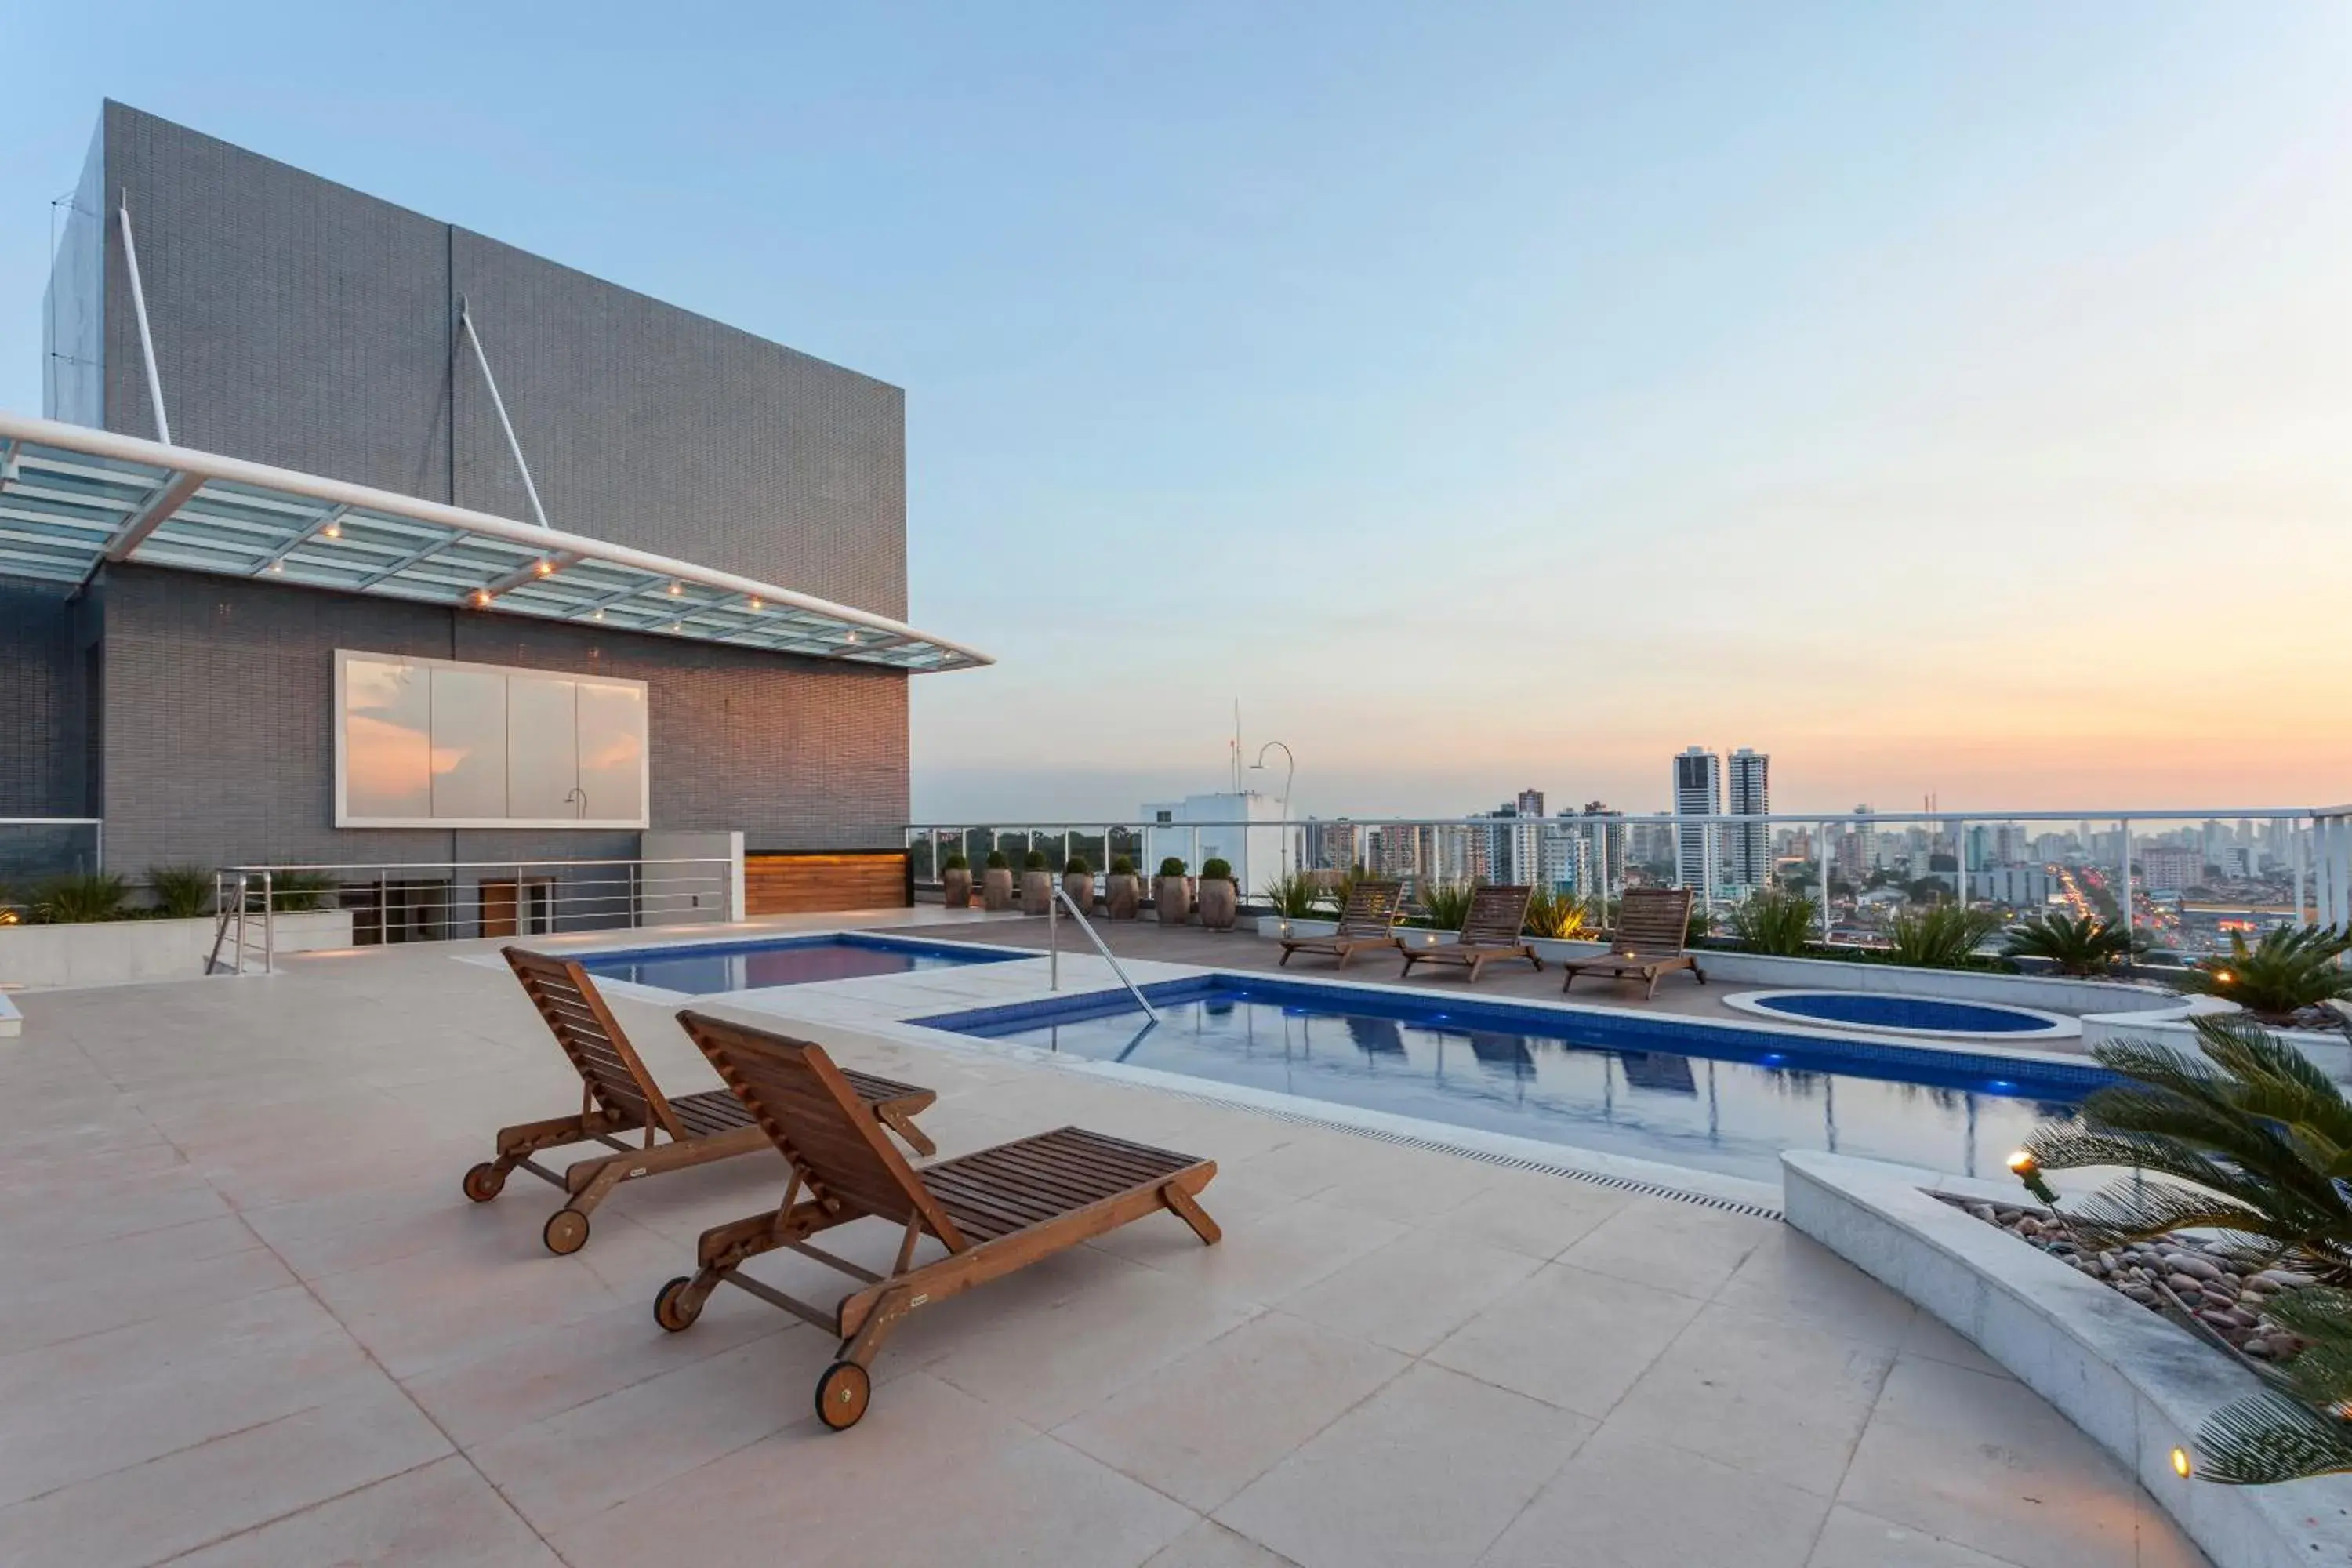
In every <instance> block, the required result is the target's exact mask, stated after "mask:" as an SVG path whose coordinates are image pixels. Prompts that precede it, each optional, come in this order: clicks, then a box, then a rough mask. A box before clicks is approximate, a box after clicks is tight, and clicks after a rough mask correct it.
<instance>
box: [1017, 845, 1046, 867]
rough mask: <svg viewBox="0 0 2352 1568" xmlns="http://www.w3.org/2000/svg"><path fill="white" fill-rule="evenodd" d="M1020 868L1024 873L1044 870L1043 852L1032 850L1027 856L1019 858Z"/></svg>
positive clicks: (1041, 850)
mask: <svg viewBox="0 0 2352 1568" xmlns="http://www.w3.org/2000/svg"><path fill="white" fill-rule="evenodd" d="M1021 868H1022V869H1023V870H1024V871H1043V870H1045V851H1044V850H1043V849H1032V850H1031V851H1029V853H1028V854H1026V855H1024V856H1023V857H1021Z"/></svg>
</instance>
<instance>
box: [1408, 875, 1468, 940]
mask: <svg viewBox="0 0 2352 1568" xmlns="http://www.w3.org/2000/svg"><path fill="white" fill-rule="evenodd" d="M1476 888H1477V884H1476V883H1475V882H1423V884H1422V885H1421V886H1420V887H1419V888H1416V889H1413V895H1412V901H1413V902H1414V903H1416V904H1419V905H1420V906H1421V912H1422V915H1423V918H1425V919H1426V920H1427V921H1429V923H1430V924H1431V925H1433V926H1435V927H1436V928H1437V929H1438V930H1439V931H1459V930H1461V929H1462V922H1463V921H1464V920H1465V919H1466V918H1467V917H1468V915H1469V913H1470V895H1471V894H1472V892H1474V891H1475V890H1476Z"/></svg>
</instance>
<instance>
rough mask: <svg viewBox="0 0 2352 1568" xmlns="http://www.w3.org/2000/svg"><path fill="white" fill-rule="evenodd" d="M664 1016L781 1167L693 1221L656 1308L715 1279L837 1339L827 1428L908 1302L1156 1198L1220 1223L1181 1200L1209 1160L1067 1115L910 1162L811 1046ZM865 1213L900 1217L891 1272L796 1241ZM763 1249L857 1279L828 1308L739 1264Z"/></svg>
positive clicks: (678, 1316) (911, 1305)
mask: <svg viewBox="0 0 2352 1568" xmlns="http://www.w3.org/2000/svg"><path fill="white" fill-rule="evenodd" d="M678 1022H679V1023H680V1024H681V1025H683V1026H685V1028H686V1032H687V1033H688V1035H689V1036H691V1037H693V1039H694V1043H695V1044H696V1045H698V1046H700V1047H702V1054H703V1055H705V1056H707V1057H709V1058H710V1065H711V1066H713V1067H715V1068H718V1069H719V1077H720V1078H722V1079H726V1080H727V1087H728V1088H729V1089H733V1090H734V1091H735V1094H736V1096H737V1097H738V1098H739V1099H740V1100H742V1102H743V1103H744V1105H745V1106H746V1107H748V1108H749V1109H750V1110H751V1114H752V1116H753V1117H754V1118H755V1119H756V1121H758V1124H759V1125H760V1127H761V1129H762V1130H763V1131H765V1133H766V1135H767V1136H768V1137H770V1138H772V1139H773V1140H774V1141H775V1145H776V1147H777V1148H778V1149H780V1150H782V1152H783V1155H784V1158H785V1159H787V1160H789V1161H791V1162H792V1167H793V1175H792V1182H791V1184H789V1185H788V1186H786V1187H785V1189H784V1196H783V1201H782V1203H780V1204H778V1205H776V1206H775V1208H773V1209H772V1210H767V1211H763V1212H761V1213H760V1214H756V1215H751V1217H750V1218H748V1219H740V1220H737V1221H735V1222H734V1223H733V1224H731V1225H722V1226H714V1227H713V1228H711V1229H709V1230H706V1231H704V1232H703V1233H702V1240H701V1243H700V1245H699V1246H698V1247H697V1249H696V1261H697V1262H698V1264H699V1265H700V1266H701V1267H700V1268H699V1270H698V1272H697V1273H695V1274H693V1275H691V1276H680V1277H679V1278H678V1279H673V1280H671V1281H670V1282H669V1283H668V1284H667V1285H665V1286H663V1287H662V1289H661V1294H660V1295H659V1296H657V1297H656V1298H655V1300H654V1319H655V1321H656V1322H658V1323H660V1324H661V1326H662V1327H663V1328H665V1329H668V1330H670V1331H673V1332H675V1331H678V1330H682V1329H685V1328H687V1327H688V1326H690V1325H691V1324H692V1323H693V1322H694V1321H695V1319H696V1318H697V1317H698V1316H700V1315H701V1312H702V1307H703V1303H704V1302H706V1301H708V1300H709V1299H710V1293H711V1292H712V1291H713V1290H715V1289H718V1288H719V1284H720V1283H721V1282H722V1281H723V1282H725V1283H728V1284H731V1285H735V1286H738V1287H740V1289H745V1290H748V1291H750V1292H751V1294H752V1295H754V1296H757V1297H759V1298H760V1299H761V1300H763V1301H766V1302H768V1303H769V1304H771V1305H772V1306H775V1307H779V1308H782V1310H785V1311H788V1312H791V1313H793V1315H794V1316H796V1317H799V1318H802V1319H804V1320H806V1321H809V1322H811V1323H814V1324H815V1325H816V1326H817V1327H818V1328H820V1329H822V1330H824V1331H825V1332H826V1333H828V1334H832V1335H834V1336H835V1337H836V1338H838V1339H839V1340H840V1341H841V1345H840V1349H839V1351H838V1352H837V1353H836V1355H835V1359H834V1362H833V1364H832V1365H830V1366H828V1367H826V1368H825V1370H824V1374H823V1375H822V1376H820V1377H819V1378H818V1379H817V1384H816V1413H817V1418H818V1419H819V1420H821V1421H823V1422H824V1424H825V1425H826V1426H829V1427H831V1428H832V1429H833V1430H835V1431H836V1432H838V1431H841V1430H842V1429H844V1428H845V1427H849V1426H856V1424H857V1420H858V1418H859V1417H860V1416H862V1415H865V1414H866V1404H867V1401H868V1400H869V1399H870V1398H871V1396H872V1394H873V1381H872V1379H871V1377H870V1376H869V1374H868V1369H870V1368H871V1367H872V1365H873V1364H874V1357H875V1355H876V1354H877V1352H879V1351H880V1350H881V1348H882V1342H883V1341H884V1340H885V1339H887V1337H888V1336H889V1334H890V1331H892V1330H893V1329H894V1328H896V1327H897V1326H898V1322H899V1321H900V1320H901V1319H903V1318H905V1317H906V1316H907V1314H908V1313H909V1312H911V1311H913V1310H915V1309H916V1308H918V1307H922V1306H927V1305H929V1304H930V1303H932V1302H936V1301H943V1300H946V1299H947V1298H949V1297H950V1296H954V1295H958V1294H960V1293H961V1292H962V1291H965V1290H969V1289H971V1288H972V1287H973V1286H975V1285H984V1284H986V1283H987V1282H988V1281H990V1280H992V1279H998V1278H1000V1277H1001V1276H1003V1275H1006V1274H1010V1273H1012V1272H1013V1271H1014V1270H1015V1269H1018V1268H1026V1267H1027V1266H1028V1265H1030V1264H1032V1263H1035V1262H1037V1261H1038V1260H1040V1259H1041V1258H1049V1257H1051V1256H1052V1255H1054V1254H1055V1253H1057V1252H1061V1251H1064V1250H1066V1248H1069V1247H1076V1245H1078V1244H1079V1243H1080V1242H1082V1241H1087V1240H1089V1239H1091V1238H1092V1237H1097V1236H1101V1235H1103V1234H1104V1233H1105V1232H1107V1231H1112V1230H1117V1229H1118V1227H1119V1226H1123V1225H1126V1224H1128V1223H1129V1222H1130V1221H1132V1220H1138V1219H1141V1218H1142V1217H1143V1216H1144V1215H1148V1214H1152V1213H1155V1212H1156V1211H1158V1210H1160V1209H1167V1210H1169V1211H1171V1213H1173V1214H1175V1215H1177V1216H1178V1217H1179V1218H1181V1219H1182V1220H1183V1221H1184V1223H1185V1224H1187V1225H1189V1226H1192V1230H1193V1232H1194V1234H1196V1235H1197V1236H1199V1237H1200V1238H1201V1239H1202V1241H1203V1242H1207V1243H1211V1244H1213V1243H1214V1242H1215V1241H1216V1240H1217V1238H1218V1237H1219V1236H1220V1234H1222V1233H1221V1232H1219V1230H1218V1229H1217V1225H1216V1222H1215V1221H1214V1220H1213V1219H1211V1218H1210V1217H1209V1216H1208V1215H1206V1214H1205V1213H1203V1212H1202V1208H1201V1205H1199V1204H1198V1203H1196V1202H1195V1201H1194V1198H1193V1194H1196V1193H1198V1192H1199V1191H1200V1190H1201V1189H1202V1187H1205V1186H1207V1185H1208V1184H1209V1181H1210V1178H1212V1177H1213V1176H1214V1175H1215V1174H1216V1173H1217V1167H1216V1164H1215V1163H1214V1162H1213V1161H1209V1160H1196V1159H1194V1158H1192V1156H1191V1155H1190V1154H1177V1153H1171V1152H1169V1151H1168V1150H1165V1149H1153V1148H1150V1147H1147V1146H1146V1145H1144V1144H1141V1143H1129V1142H1127V1141H1126V1140H1124V1139H1121V1138H1110V1137H1106V1136H1104V1135H1103V1134H1102V1133H1099V1132H1088V1131H1083V1130H1082V1129H1079V1128H1076V1127H1065V1128H1062V1129H1061V1130H1059V1131H1054V1132H1044V1133H1040V1134H1038V1135H1037V1136H1036V1137H1034V1138H1022V1139H1017V1140H1015V1141H1014V1142H1010V1143H1000V1144H998V1145H997V1146H996V1147H995V1148H993V1149H983V1150H982V1151H980V1152H978V1153H974V1154H963V1155H960V1156H958V1157H956V1158H954V1159H951V1160H943V1161H941V1162H940V1163H938V1164H936V1165H927V1166H925V1167H924V1168H923V1169H922V1170H921V1171H920V1172H917V1171H916V1170H915V1169H914V1168H913V1167H912V1166H910V1165H908V1163H907V1162H906V1160H905V1159H904V1158H903V1157H902V1156H901V1155H900V1154H899V1152H898V1150H896V1149H895V1148H892V1147H891V1145H890V1141H889V1140H888V1139H887V1138H885V1137H883V1136H882V1134H881V1132H880V1131H879V1130H878V1129H877V1128H876V1126H875V1125H874V1119H873V1118H872V1117H871V1116H868V1115H866V1114H864V1108H863V1107H862V1106H861V1105H860V1104H859V1102H858V1098H857V1090H856V1087H855V1086H854V1085H853V1084H852V1083H851V1082H850V1080H849V1076H848V1075H847V1074H846V1073H845V1072H844V1071H843V1070H842V1069H841V1068H838V1067H835V1065H834V1063H833V1059H832V1058H830V1057H828V1056H826V1055H825V1053H824V1048H823V1047H819V1046H814V1045H811V1044H809V1043H807V1042H805V1041H802V1040H793V1039H787V1038H785V1037H782V1036H781V1035H772V1034H769V1033H768V1032H766V1031H765V1030H762V1029H754V1028H751V1027H749V1026H745V1025H742V1024H736V1023H731V1022H730V1021H728V1020H726V1019H723V1018H714V1017H711V1016H709V1015H707V1014H702V1013H695V1012H686V1013H681V1014H679V1015H678ZM864 1215H875V1216H877V1218H881V1219H886V1220H888V1221H890V1222H891V1223H892V1224H894V1225H899V1226H905V1227H906V1231H905V1235H904V1237H903V1238H902V1239H901V1240H900V1242H899V1245H898V1260H897V1261H896V1262H895V1263H893V1264H892V1265H891V1268H890V1272H889V1273H887V1274H877V1273H875V1272H874V1271H873V1270H872V1269H870V1268H861V1267H860V1266H858V1265H857V1264H855V1263H853V1262H851V1261H849V1260H848V1259H847V1258H837V1257H835V1256H834V1255H833V1254H831V1253H829V1252H824V1251H821V1250H819V1249H818V1248H816V1247H812V1246H810V1245H809V1242H808V1238H809V1237H811V1236H814V1235H815V1234H816V1233H817V1232H819V1231H822V1230H825V1229H828V1228H830V1227H832V1226H837V1225H843V1224H846V1223H847V1222H848V1221H850V1220H853V1219H857V1218H860V1217H862V1216H864ZM926 1235H928V1236H929V1237H933V1238H934V1239H935V1240H937V1241H938V1242H939V1243H940V1245H941V1246H942V1247H946V1248H947V1255H946V1256H945V1257H943V1258H937V1259H935V1260H934V1261H932V1262H929V1263H924V1264H917V1263H916V1262H915V1261H914V1258H915V1247H916V1243H917V1242H918V1241H919V1240H920V1239H921V1238H922V1237H925V1236H926ZM777 1247H789V1248H791V1249H792V1250H793V1251H794V1252H798V1253H800V1254H802V1255H803V1256H804V1257H807V1258H814V1259H815V1260H816V1261H818V1262H820V1263H823V1264H824V1265H825V1266H826V1267H828V1268H834V1269H837V1270H839V1271H840V1272H842V1273H844V1274H846V1275H847V1276H849V1278H850V1279H853V1280H856V1281H857V1282H858V1288H857V1289H853V1290H851V1291H850V1292H849V1294H847V1295H845V1296H844V1297H842V1298H841V1300H840V1301H839V1302H838V1303H837V1304H835V1306H834V1307H833V1308H832V1309H831V1310H826V1309H824V1308H821V1307H814V1306H811V1305H810V1304H808V1303H807V1302H804V1301H801V1300H796V1299H794V1298H793V1297H791V1296H787V1295H785V1294H784V1293H783V1292H782V1291H781V1290H778V1289H774V1288H773V1287H772V1286H769V1285H767V1284H764V1283H762V1282H761V1281H760V1280H757V1279H750V1278H748V1277H747V1276H745V1275H743V1274H741V1273H740V1272H738V1269H739V1268H740V1266H741V1265H742V1264H743V1263H744V1262H745V1261H747V1260H748V1259H750V1258H755V1257H758V1256H759V1255H760V1254H761V1253H763V1252H770V1251H772V1250H774V1249H775V1248H777Z"/></svg>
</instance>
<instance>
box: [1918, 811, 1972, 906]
mask: <svg viewBox="0 0 2352 1568" xmlns="http://www.w3.org/2000/svg"><path fill="white" fill-rule="evenodd" d="M1935 837H1936V830H1935V829H1934V828H1933V827H1930V828H1929V829H1928V830H1927V838H1928V841H1929V842H1930V843H1932V842H1934V840H1935ZM1952 866H1953V868H1954V869H1955V870H1957V871H1958V873H1959V875H1958V882H1959V898H1960V908H1962V909H1967V908H1968V907H1969V825H1968V823H1967V822H1966V821H1959V822H1955V823H1953V824H1952Z"/></svg>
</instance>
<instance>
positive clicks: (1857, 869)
mask: <svg viewBox="0 0 2352 1568" xmlns="http://www.w3.org/2000/svg"><path fill="white" fill-rule="evenodd" d="M1853 814H1854V817H1855V820H1854V821H1853V823H1851V824H1849V825H1848V826H1847V827H1846V828H1845V830H1844V831H1843V832H1842V833H1840V834H1839V835H1838V840H1837V855H1836V874H1837V876H1838V877H1839V878H1840V879H1843V881H1845V882H1847V883H1848V884H1850V885H1852V886H1853V887H1856V888H1859V887H1861V886H1862V884H1863V883H1864V881H1866V880H1867V879H1869V877H1870V873H1871V872H1872V871H1874V870H1875V869H1876V868H1877V865H1878V835H1877V832H1876V830H1875V828H1874V826H1872V824H1871V820H1870V816H1871V812H1870V807H1868V806H1866V805H1857V806H1855V807H1854V808H1853Z"/></svg>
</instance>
